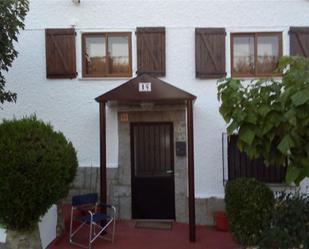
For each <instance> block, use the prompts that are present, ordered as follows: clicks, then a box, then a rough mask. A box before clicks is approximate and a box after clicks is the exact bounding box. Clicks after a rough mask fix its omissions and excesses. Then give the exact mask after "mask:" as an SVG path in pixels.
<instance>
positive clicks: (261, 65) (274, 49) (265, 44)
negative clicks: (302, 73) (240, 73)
mask: <svg viewBox="0 0 309 249" xmlns="http://www.w3.org/2000/svg"><path fill="white" fill-rule="evenodd" d="M257 53H258V57H257V73H263V74H265V73H266V74H267V73H268V74H269V73H273V71H274V70H275V69H276V67H277V65H278V61H279V37H278V36H258V37H257Z"/></svg>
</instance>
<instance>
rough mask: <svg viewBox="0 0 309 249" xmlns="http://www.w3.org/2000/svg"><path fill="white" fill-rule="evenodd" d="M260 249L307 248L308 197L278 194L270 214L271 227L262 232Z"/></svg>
mask: <svg viewBox="0 0 309 249" xmlns="http://www.w3.org/2000/svg"><path fill="white" fill-rule="evenodd" d="M259 246H260V248H263V249H264V248H265V249H268V248H273V249H290V248H293V249H305V248H309V196H308V195H303V194H300V193H296V194H292V193H284V192H282V193H279V194H278V196H277V198H276V202H275V205H274V208H273V212H272V219H271V225H270V226H269V228H268V229H267V230H265V231H264V233H263V236H262V240H261V242H260V243H259Z"/></svg>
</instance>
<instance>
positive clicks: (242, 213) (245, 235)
mask: <svg viewBox="0 0 309 249" xmlns="http://www.w3.org/2000/svg"><path fill="white" fill-rule="evenodd" d="M225 203H226V211H227V216H228V222H229V228H230V230H231V232H232V234H233V235H234V237H235V239H236V241H237V242H238V243H239V244H241V245H244V246H254V245H257V243H258V241H259V240H260V238H261V234H262V232H263V230H264V228H265V227H267V224H269V220H270V218H271V210H272V207H273V203H274V196H273V192H272V191H271V190H270V189H269V188H268V187H267V186H266V185H265V184H263V183H260V182H258V181H256V180H254V179H248V178H239V179H235V180H232V181H229V182H228V183H227V185H226V189H225Z"/></svg>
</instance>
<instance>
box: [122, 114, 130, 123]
mask: <svg viewBox="0 0 309 249" xmlns="http://www.w3.org/2000/svg"><path fill="white" fill-rule="evenodd" d="M120 121H121V122H128V121H129V114H128V113H121V114H120Z"/></svg>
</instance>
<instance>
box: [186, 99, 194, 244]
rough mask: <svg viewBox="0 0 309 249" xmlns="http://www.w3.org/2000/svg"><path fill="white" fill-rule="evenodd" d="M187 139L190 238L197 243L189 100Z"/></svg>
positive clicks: (190, 105) (191, 117) (191, 124)
mask: <svg viewBox="0 0 309 249" xmlns="http://www.w3.org/2000/svg"><path fill="white" fill-rule="evenodd" d="M187 137H188V185H189V229H190V232H189V236H190V241H191V242H195V194H194V148H193V142H194V140H193V106H192V100H187Z"/></svg>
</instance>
